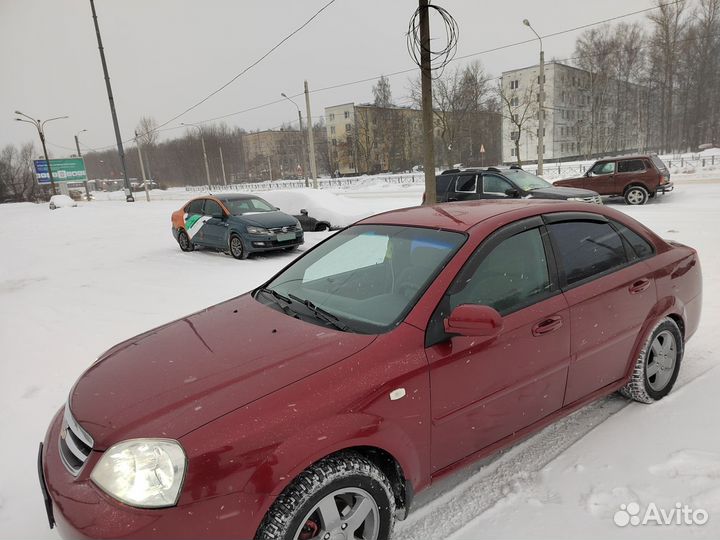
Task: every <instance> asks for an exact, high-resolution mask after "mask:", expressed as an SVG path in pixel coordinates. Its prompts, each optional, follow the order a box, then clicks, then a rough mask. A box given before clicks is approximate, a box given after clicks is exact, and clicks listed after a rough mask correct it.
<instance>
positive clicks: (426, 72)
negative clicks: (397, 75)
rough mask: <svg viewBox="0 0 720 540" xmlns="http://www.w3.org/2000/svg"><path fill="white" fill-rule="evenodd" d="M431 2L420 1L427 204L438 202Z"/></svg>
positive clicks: (424, 164) (427, 0)
mask: <svg viewBox="0 0 720 540" xmlns="http://www.w3.org/2000/svg"><path fill="white" fill-rule="evenodd" d="M429 3H430V0H420V74H421V79H422V87H421V89H422V113H423V117H422V119H423V148H424V159H423V168H424V169H425V204H435V203H436V202H437V188H436V184H435V142H434V140H433V139H434V136H435V130H434V127H433V108H432V63H431V59H430V16H429V13H428V4H429Z"/></svg>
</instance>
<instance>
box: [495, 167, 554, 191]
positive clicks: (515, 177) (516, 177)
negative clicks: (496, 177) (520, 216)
mask: <svg viewBox="0 0 720 540" xmlns="http://www.w3.org/2000/svg"><path fill="white" fill-rule="evenodd" d="M503 174H504V175H505V176H506V177H507V178H508V179H509V180H511V181H512V182H513V183H514V184H515V185H516V186H518V187H519V188H520V189H522V190H523V191H532V190H533V189H542V188H548V187H553V185H552V184H551V183H550V182H548V181H547V180H543V179H542V178H540V177H539V176H536V175H534V174H530V173H529V172H526V171H523V170H522V169H508V170H504V171H503Z"/></svg>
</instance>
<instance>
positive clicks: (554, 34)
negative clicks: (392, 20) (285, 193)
mask: <svg viewBox="0 0 720 540" xmlns="http://www.w3.org/2000/svg"><path fill="white" fill-rule="evenodd" d="M334 2H335V0H330V1H329V2H328V3H327V4H325V5H324V6H323V7H322V8H320V9H319V10H318V11H317V12H315V14H314V15H313V16H312V17H311V18H310V19H308V20H307V21H306V22H305V23H304V24H303V25H302V26H300V27H298V28H297V29H296V30H294V31H293V32H292V33H291V34H289V35H288V36H286V37H285V38H284V39H283V40H281V41H280V42H278V43H277V44H276V45H275V46H274V47H273V48H272V49H270V50H269V51H268V52H267V53H265V55H263V56H262V57H261V58H260V59H258V60H257V61H255V62H254V63H253V64H251V65H250V66H248V67H247V68H245V69H244V70H243V71H242V72H240V73H239V74H238V75H236V76H235V77H233V79H231V80H230V81H228V82H227V83H225V84H224V85H223V86H221V87H220V88H218V89H217V90H215V91H214V92H213V93H211V94H210V95H208V96H207V97H205V98H203V99H202V100H201V101H199V102H197V103H196V104H195V105H193V106H192V107H189V108H187V109H186V110H185V111H183V112H182V113H180V114H179V115H176V116H175V117H173V118H171V119H170V120H167V121H165V122H163V123H162V124H160V125H159V126H157V128H155V129H153V130H149V131H148V132H153V131H168V130H173V129H178V128H179V127H181V126H177V127H175V126H173V127H169V128H165V129H162V128H163V127H164V126H167V124H169V123H171V122H172V121H174V120H177V119H178V118H180V117H181V116H183V115H184V114H186V113H187V112H189V111H191V110H193V109H195V108H197V107H198V106H200V105H201V104H202V103H204V102H206V101H207V100H208V99H210V98H211V97H212V96H214V95H216V94H217V93H218V92H220V91H221V90H223V89H224V88H226V87H227V86H228V85H230V84H231V83H232V82H234V81H235V80H237V79H238V78H239V77H240V76H242V75H243V74H244V73H246V72H247V71H248V70H250V69H251V68H252V67H254V66H255V65H257V64H258V63H259V62H261V61H262V60H263V59H265V58H266V57H267V56H269V55H270V54H271V53H272V52H273V51H274V50H275V49H277V48H278V47H279V46H280V45H282V43H284V42H285V41H287V40H288V39H289V38H290V37H292V36H293V35H294V34H296V33H297V32H299V31H300V30H301V29H302V28H304V27H305V26H307V25H308V24H309V23H310V22H311V21H312V20H313V19H315V18H316V17H317V16H318V15H319V14H320V13H321V12H322V11H324V10H325V9H327V8H328V7H329V6H330V5H331V4H333V3H334ZM679 2H680V0H673V1H671V2H667V3H664V4H658V5H657V6H653V7H650V8H645V9H640V10H636V11H632V12H629V13H625V14H622V15H617V16H614V17H609V18H606V19H602V20H599V21H595V22H591V23H587V24H583V25H579V26H574V27H572V28H566V29H564V30H558V31H556V32H552V33H549V34H545V35H543V36H542V38H543V39H545V38H551V37H557V36H560V35H564V34H569V33H572V32H577V31H578V30H584V29H586V28H590V27H593V26H598V25H601V24H606V23H609V22H612V21H617V20H620V19H624V18H627V17H632V16H635V15H640V14H642V13H647V12H650V11H654V10H657V9H661V8H663V7H666V6H669V5H674V4H678V3H679ZM535 41H536V39H535V38H532V39H526V40H522V41H516V42H514V43H507V44H505V45H500V46H497V47H493V48H490V49H485V50H482V51H478V52H474V53H469V54H465V55H462V56H455V57H454V58H452V59H451V60H450V62H456V61H459V60H464V59H467V58H472V57H475V56H481V55H484V54H489V53H492V52H497V51H502V50H505V49H510V48H512V47H517V46H520V45H526V44H528V43H533V42H535ZM416 71H417V68H416V67H412V68H409V69H403V70H399V71H395V72H392V73H388V74H381V75H385V76H386V77H396V76H398V75H404V74H408V73H414V72H416ZM381 75H375V76H373V77H366V78H363V79H357V80H353V81H348V82H343V83H337V84H333V85H329V86H325V87H321V88H316V89H314V90H311V91H310V92H309V93H310V94H316V93H319V92H324V91H328V90H335V89H338V88H344V87H347V86H353V85H357V84H362V83H367V82H370V81H375V80H377V79H378V77H380V76H381ZM497 78H499V77H497ZM490 80H494V79H490ZM303 95H304V94H303V93H302V92H300V93H297V94H293V95H291V96H290V97H291V98H296V97H300V96H303ZM284 101H285V100H284V99H275V100H273V101H268V102H266V103H263V104H260V105H255V106H252V107H248V108H245V109H241V110H239V111H235V112H231V113H227V114H223V115H220V116H215V117H213V118H207V119H205V120H199V121H197V122H195V123H197V124H206V123H209V122H215V121H217V120H223V119H225V118H229V117H232V116H237V115H240V114H245V113H248V112H252V111H256V110H259V109H264V108H266V107H270V106H272V105H277V104H278V103H282V102H284ZM141 135H143V134H141ZM132 140H133V139H132V138H131V139H128V140H127V141H125V142H129V141H132ZM110 147H112V145H106V146H101V147H96V148H94V149H93V150H94V151H99V150H104V149H107V148H110Z"/></svg>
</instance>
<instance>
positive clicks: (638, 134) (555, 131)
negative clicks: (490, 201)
mask: <svg viewBox="0 0 720 540" xmlns="http://www.w3.org/2000/svg"><path fill="white" fill-rule="evenodd" d="M539 83H540V66H539V65H536V66H531V67H526V68H521V69H515V70H511V71H505V72H503V74H502V82H501V88H502V95H501V101H502V103H501V107H502V116H503V120H502V160H503V162H505V163H515V162H518V161H520V162H534V161H537V158H538V135H539V132H538V112H539V101H540V85H539ZM544 92H545V103H544V114H545V127H544V136H543V138H544V140H543V143H544V151H543V158H544V159H545V160H554V159H573V158H584V157H590V156H593V155H597V154H603V155H604V154H608V153H620V152H625V151H634V150H639V149H641V148H643V147H644V145H645V144H646V142H645V130H644V129H643V126H644V125H645V122H644V116H645V111H643V106H642V104H643V97H644V93H645V89H644V88H643V87H640V86H638V85H635V84H632V83H629V82H625V81H618V80H616V79H611V78H609V77H607V76H606V75H603V74H594V73H591V72H589V71H585V70H582V69H578V68H575V67H572V66H568V65H565V64H561V63H559V62H548V63H546V64H545V87H544Z"/></svg>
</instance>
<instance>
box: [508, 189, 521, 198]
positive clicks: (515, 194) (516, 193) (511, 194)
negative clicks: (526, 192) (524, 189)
mask: <svg viewBox="0 0 720 540" xmlns="http://www.w3.org/2000/svg"><path fill="white" fill-rule="evenodd" d="M505 195H507V196H508V197H513V198H515V197H519V196H520V192H519V191H518V190H517V189H515V188H510V189H506V190H505Z"/></svg>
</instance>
